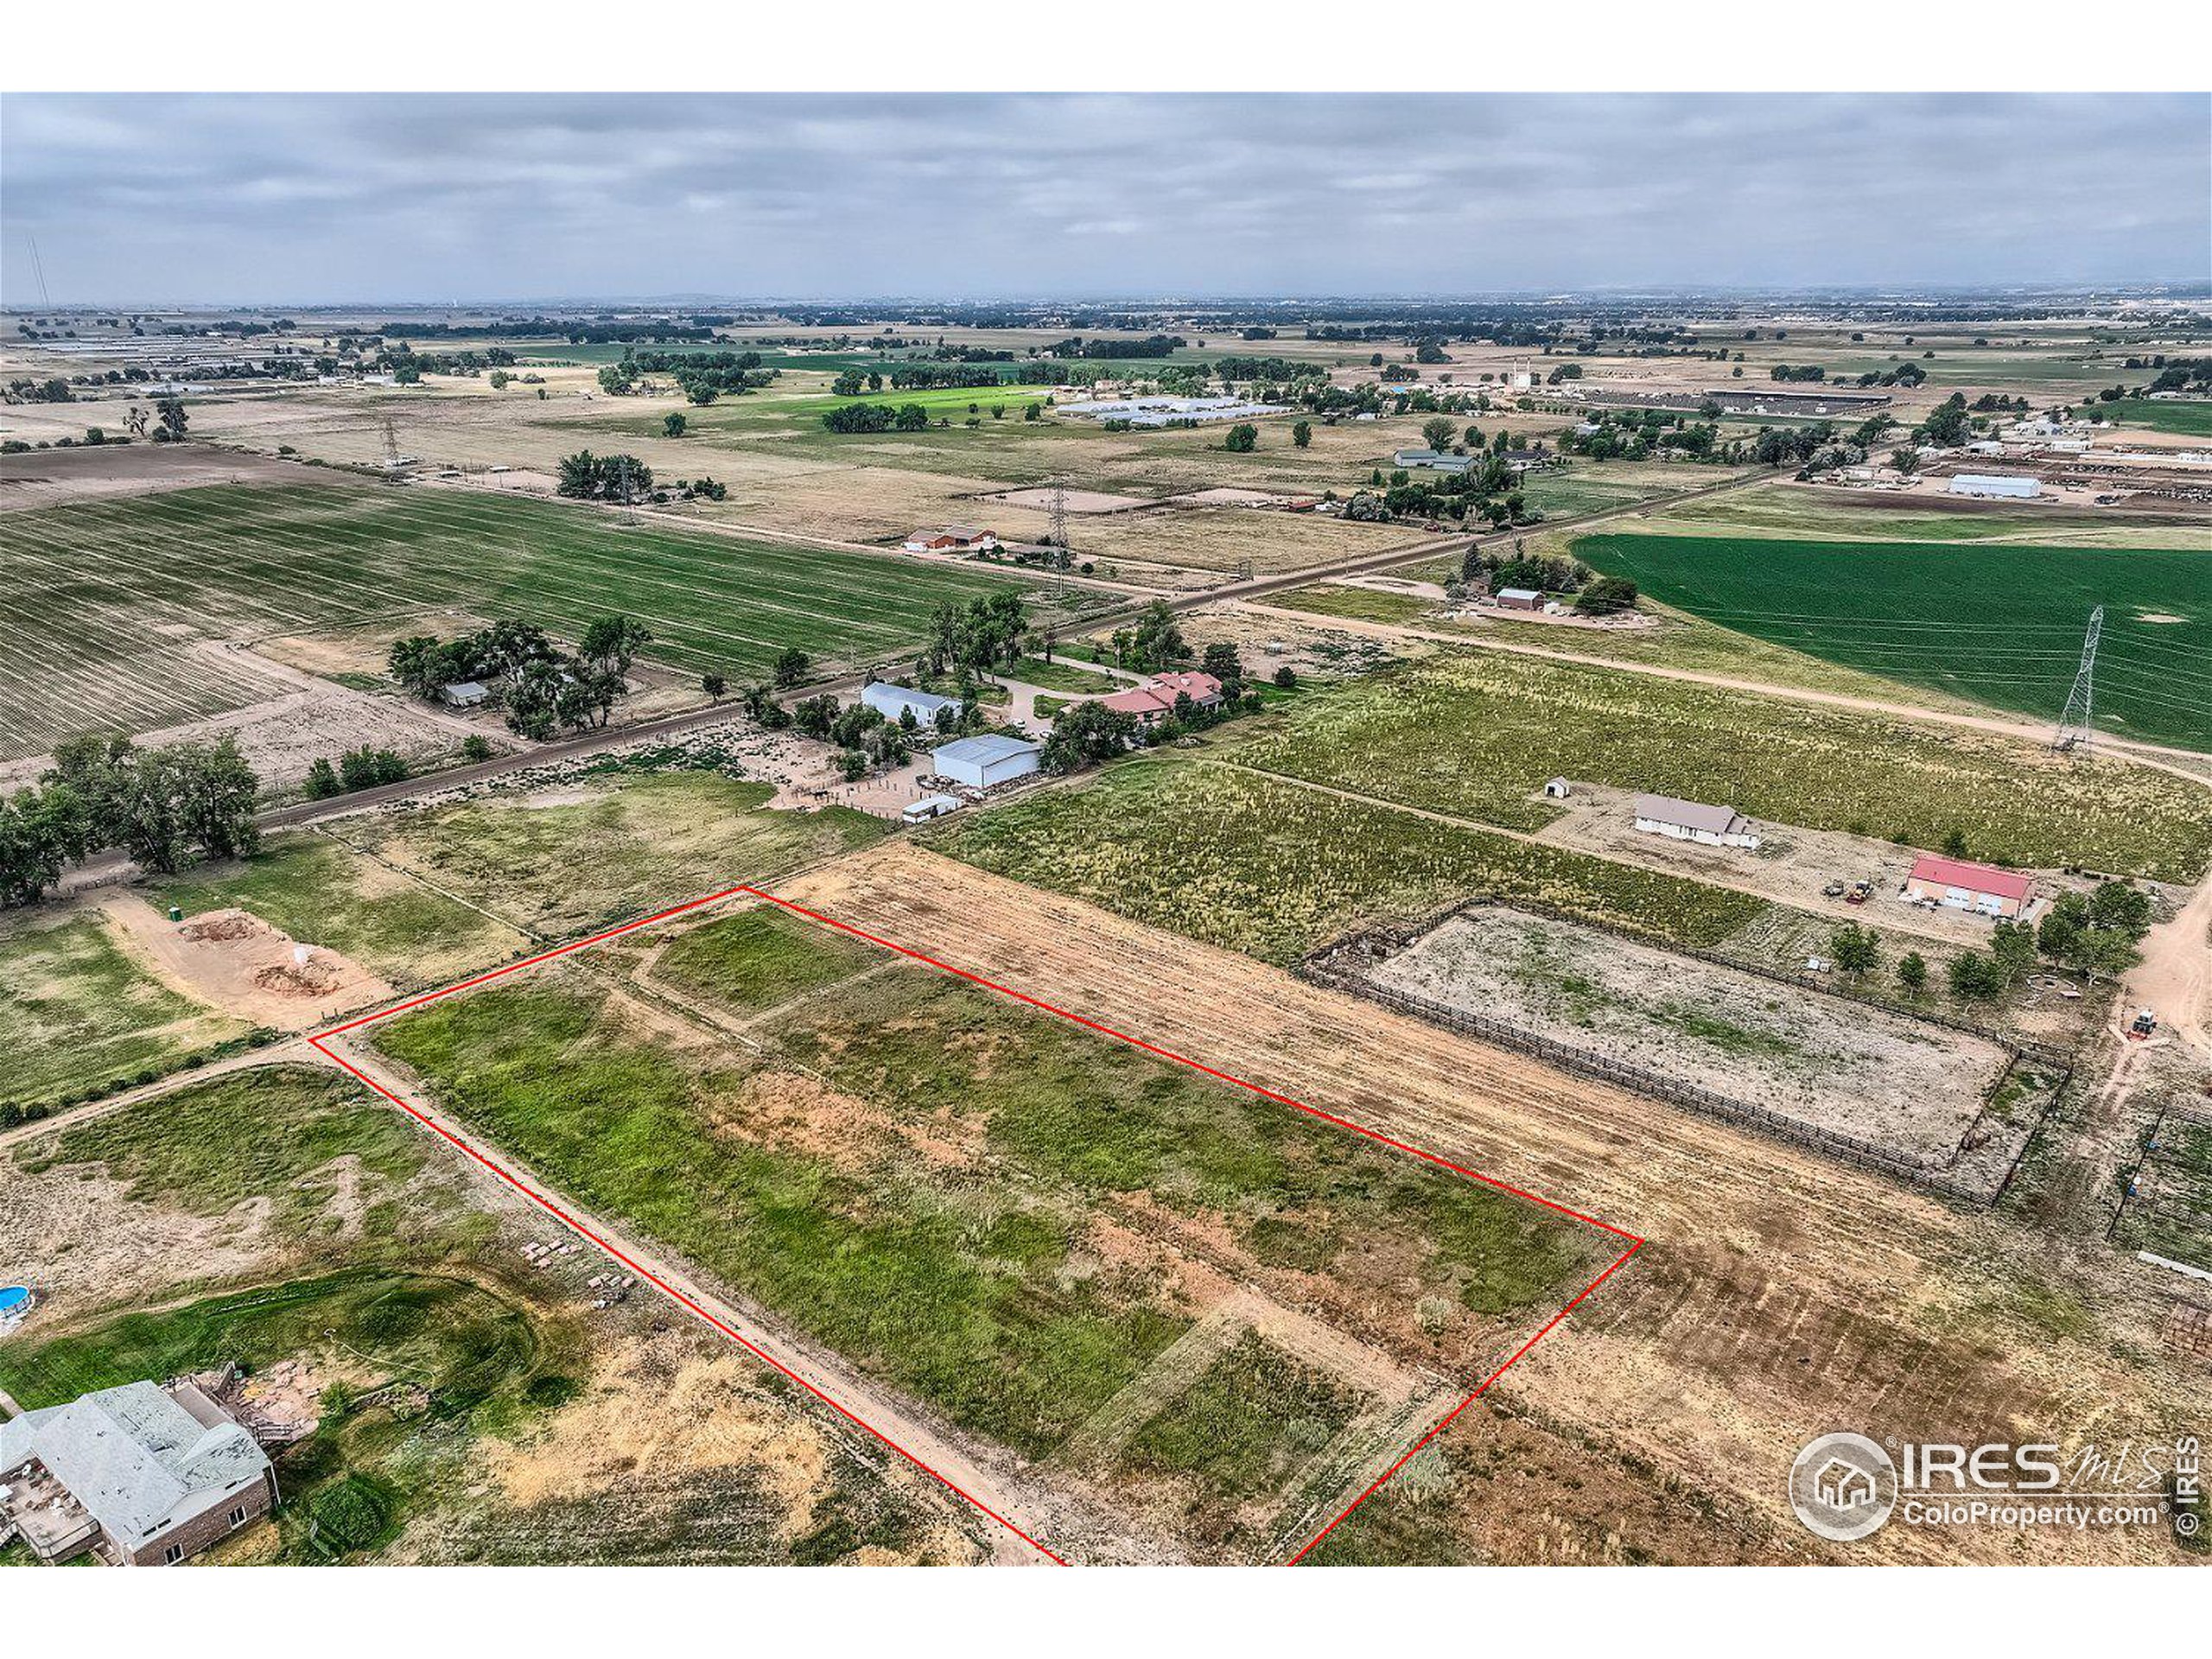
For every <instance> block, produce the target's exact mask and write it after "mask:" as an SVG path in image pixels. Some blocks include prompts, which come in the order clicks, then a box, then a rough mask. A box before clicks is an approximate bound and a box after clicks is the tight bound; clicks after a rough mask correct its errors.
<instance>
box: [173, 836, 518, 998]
mask: <svg viewBox="0 0 2212 1659" xmlns="http://www.w3.org/2000/svg"><path fill="white" fill-rule="evenodd" d="M153 897H154V900H155V902H156V903H157V904H160V905H164V906H166V905H175V906H179V907H181V909H182V910H183V911H184V912H185V913H186V914H188V915H192V914H196V913H198V912H201V911H207V910H222V909H227V908H232V907H236V908H237V909H239V910H245V911H251V912H253V914H255V915H256V916H258V917H260V918H261V919H262V920H264V922H267V923H269V924H270V925H272V926H275V927H277V928H280V929H282V930H283V931H284V932H287V933H289V934H290V935H291V936H292V937H293V938H296V939H305V940H307V941H308V942H310V943H312V944H322V945H327V946H329V947H330V948H331V949H332V950H337V951H339V952H340V953H341V954H343V955H345V956H347V957H352V958H353V960H354V961H355V962H358V963H361V964H362V965H363V966H364V967H366V968H368V969H371V970H372V972H374V973H375V974H376V975H377V976H378V977H380V978H382V979H384V980H386V981H388V982H390V983H391V984H392V985H393V986H395V987H397V988H399V989H401V990H421V989H423V988H427V987H429V986H432V985H439V984H443V983H445V982H448V981H450V980H454V979H458V978H460V977H461V976H463V975H465V974H467V973H470V972H473V971H474V970H476V969H481V968H486V967H489V966H491V965H492V964H493V963H496V962H500V961H503V960H505V958H507V957H514V956H520V955H522V954H523V949H524V944H526V941H525V939H524V936H523V935H522V934H521V933H519V932H518V931H516V930H514V929H513V928H511V927H505V926H502V925H500V924H499V923H497V922H495V921H493V920H492V919H491V918H489V917H487V916H484V915H481V914H480V913H479V912H476V911H474V910H471V909H470V908H469V907H468V906H467V905H464V904H461V903H459V902H457V901H456V900H454V899H448V898H447V897H445V896H444V895H443V894H442V893H434V892H432V891H430V890H429V888H427V887H423V886H422V885H420V884H419V883H417V882H415V881H410V880H408V879H407V878H406V877H405V876H404V875H400V874H397V873H395V872H393V871H391V870H389V869H386V868H384V867H382V866H381V865H378V864H376V863H373V862H372V861H370V860H368V859H366V858H365V857H363V856H362V855H360V854H359V853H358V852H355V851H354V850H353V849H351V848H349V847H347V846H346V845H345V844H344V843H343V842H340V841H337V840H334V839H333V838H332V837H331V836H324V835H318V834H316V833H315V832H313V831H309V830H298V831H294V832H291V833H289V834H283V835H277V836H271V837H270V839H269V840H268V841H267V842H264V845H263V849H262V850H261V851H260V852H259V853H257V855H254V856H253V857H252V858H251V859H248V860H245V861H244V862H242V863H237V864H224V865H211V866H203V867H201V868H197V869H194V870H193V871H191V872H190V873H189V874H184V875H179V876H172V877H169V878H168V879H167V880H163V881H162V882H160V883H159V884H158V885H157V886H156V887H155V889H154V894H153Z"/></svg>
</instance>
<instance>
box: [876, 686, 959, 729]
mask: <svg viewBox="0 0 2212 1659" xmlns="http://www.w3.org/2000/svg"><path fill="white" fill-rule="evenodd" d="M861 702H864V703H866V704H867V705H868V707H869V708H871V709H874V710H875V711H876V713H878V714H880V715H882V716H883V717H884V718H885V719H886V720H888V721H897V720H898V719H899V716H900V715H903V714H905V713H906V710H908V709H912V710H913V711H914V719H915V721H916V722H917V723H918V724H919V725H923V726H934V725H936V724H937V711H938V709H951V710H952V712H953V713H955V714H956V715H957V714H958V713H959V712H960V699H959V698H957V697H941V696H938V694H937V693H936V692H934V691H917V690H914V689H913V688H912V687H911V686H905V685H893V684H892V683H890V682H888V681H887V680H876V681H874V682H872V683H869V684H868V685H864V686H862V687H861Z"/></svg>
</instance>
